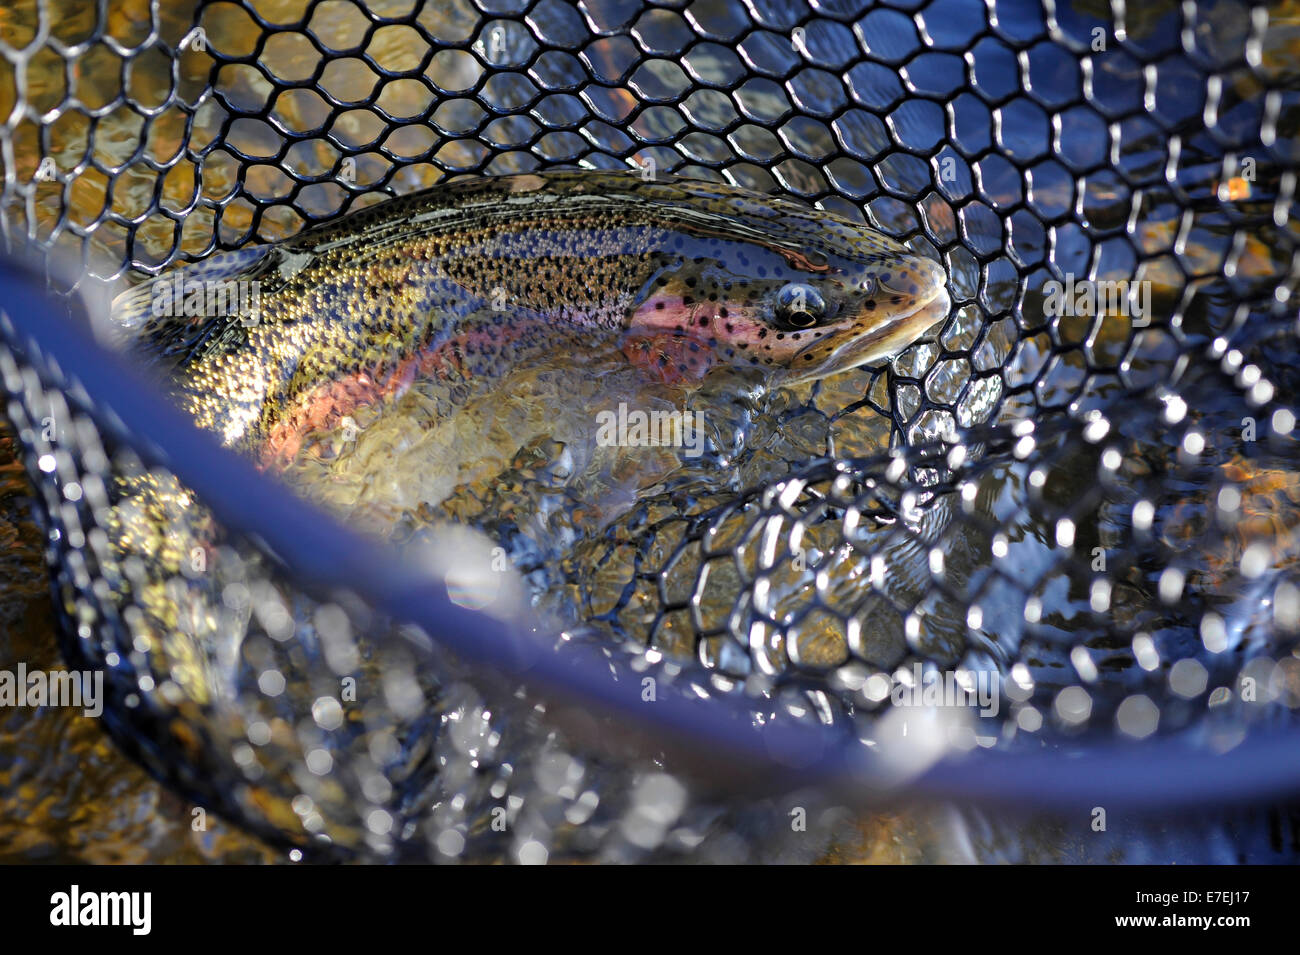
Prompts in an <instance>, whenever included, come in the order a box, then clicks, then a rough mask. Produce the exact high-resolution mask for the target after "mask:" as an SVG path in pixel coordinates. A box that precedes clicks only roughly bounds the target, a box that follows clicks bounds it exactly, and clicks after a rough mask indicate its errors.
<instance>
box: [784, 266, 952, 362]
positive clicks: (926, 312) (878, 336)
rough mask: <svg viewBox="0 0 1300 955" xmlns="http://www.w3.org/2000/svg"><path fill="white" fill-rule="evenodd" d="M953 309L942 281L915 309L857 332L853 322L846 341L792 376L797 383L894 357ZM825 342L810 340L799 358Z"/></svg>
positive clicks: (847, 331)
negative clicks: (865, 330) (855, 332)
mask: <svg viewBox="0 0 1300 955" xmlns="http://www.w3.org/2000/svg"><path fill="white" fill-rule="evenodd" d="M951 310H952V300H951V299H950V298H949V296H948V289H947V287H946V286H945V285H943V284H938V285H936V286H935V288H934V291H933V293H932V294H931V295H929V296H928V297H926V298H918V299H917V301H916V304H915V305H914V306H913V307H912V308H911V309H909V310H908V311H906V312H900V313H897V314H895V315H893V316H892V317H891V318H890V319H889V321H887V322H883V323H881V324H879V325H877V326H876V327H874V328H872V329H871V331H869V332H866V333H863V334H853V332H854V326H853V325H850V326H849V327H848V328H847V329H845V331H844V332H842V333H841V334H842V335H847V336H848V337H847V339H846V340H845V341H844V342H842V343H841V344H840V345H838V346H836V347H835V349H834V350H833V351H832V352H831V353H830V354H829V355H827V356H826V357H825V358H824V359H822V360H821V361H820V362H817V363H816V364H809V365H807V366H805V367H797V366H796V367H792V369H791V377H790V378H789V379H788V380H789V381H790V382H791V383H794V382H799V381H806V380H808V379H812V378H824V377H826V376H827V375H831V374H834V373H836V372H840V371H848V370H849V369H850V368H857V367H859V366H861V365H866V364H870V363H872V362H875V361H879V360H881V359H883V358H889V357H892V356H893V355H895V354H897V353H898V352H900V351H902V350H903V349H904V348H906V347H907V346H908V345H910V344H912V342H914V341H916V339H918V338H920V337H921V335H922V334H923V333H924V332H926V331H928V330H929V329H930V328H932V327H933V326H934V325H936V324H938V323H939V322H941V321H943V320H944V319H945V318H947V317H948V313H949V312H950V311H951ZM825 345H826V343H825V341H819V342H810V343H809V344H808V345H805V346H804V347H803V348H801V349H800V350H799V351H798V352H797V353H796V354H795V357H794V360H795V362H799V361H801V360H802V358H801V356H803V355H804V354H805V353H807V352H810V351H813V350H814V349H816V348H818V347H823V348H824V347H825Z"/></svg>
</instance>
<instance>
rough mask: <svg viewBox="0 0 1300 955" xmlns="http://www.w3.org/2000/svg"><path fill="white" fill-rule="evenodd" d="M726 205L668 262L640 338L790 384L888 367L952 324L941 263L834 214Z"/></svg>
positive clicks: (693, 225)
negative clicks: (688, 344)
mask: <svg viewBox="0 0 1300 955" xmlns="http://www.w3.org/2000/svg"><path fill="white" fill-rule="evenodd" d="M724 198H727V199H730V200H731V203H730V207H729V208H727V209H725V210H723V212H722V214H719V215H717V216H716V217H714V218H713V219H712V220H710V221H698V220H692V221H690V222H689V223H687V224H686V226H685V227H684V228H682V229H681V230H680V231H679V232H677V233H676V234H675V235H674V236H673V238H672V242H671V247H670V248H667V249H665V250H663V251H662V252H661V253H659V254H660V255H661V256H662V257H663V258H664V266H663V267H662V268H661V269H660V271H659V272H658V273H656V275H655V277H654V278H653V279H652V280H651V281H650V282H649V283H647V287H646V288H645V289H643V291H642V295H641V296H640V297H639V304H638V305H637V308H636V310H635V314H634V316H633V321H632V324H633V327H634V328H637V329H639V330H641V331H642V332H643V333H647V332H655V333H657V334H660V335H672V336H680V337H683V338H687V339H690V340H691V341H692V343H693V344H692V347H698V348H707V350H708V354H709V355H710V357H711V359H712V364H713V365H717V364H719V363H725V364H730V365H739V366H746V365H747V366H757V367H759V368H761V369H763V370H766V371H768V372H769V373H770V375H771V377H772V378H773V379H775V380H777V381H779V382H780V383H782V384H792V383H795V382H799V381H807V380H811V379H816V378H823V377H826V376H827V375H831V374H834V373H836V372H840V371H845V370H847V369H850V368H856V367H858V366H860V365H865V364H871V363H876V362H881V361H883V360H885V359H888V358H891V357H892V356H894V355H896V354H897V353H898V352H900V351H901V350H902V349H903V348H905V347H907V346H908V345H910V344H911V343H912V342H914V341H916V340H917V339H918V338H919V337H920V336H921V335H922V334H924V333H925V332H926V331H927V330H929V329H930V328H931V327H933V326H934V325H935V324H936V323H938V322H940V321H942V320H943V319H945V318H946V317H947V316H948V313H949V309H950V300H949V296H948V292H947V289H946V284H947V275H946V274H945V272H944V269H943V267H942V266H941V265H939V263H938V262H936V261H934V260H933V259H930V258H927V257H926V256H924V255H920V254H918V253H916V252H914V251H912V250H911V249H909V248H907V247H906V246H904V245H903V244H901V243H899V242H897V241H895V240H894V239H892V238H890V237H888V236H886V235H884V234H883V233H881V232H878V231H877V230H875V229H872V228H870V227H868V226H866V225H862V224H860V223H856V222H853V221H851V220H849V219H846V218H843V217H840V216H837V215H834V214H832V213H827V212H822V211H819V210H811V209H807V208H805V207H803V206H799V205H796V204H794V203H789V202H784V201H780V200H772V199H771V198H765V201H764V202H762V203H760V202H756V201H754V200H752V199H750V198H749V197H748V195H747V194H741V195H739V196H738V195H734V194H733V195H728V196H725V197H724ZM696 205H697V206H698V203H697V204H696Z"/></svg>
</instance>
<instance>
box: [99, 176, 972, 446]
mask: <svg viewBox="0 0 1300 955" xmlns="http://www.w3.org/2000/svg"><path fill="white" fill-rule="evenodd" d="M191 273H193V278H194V279H196V280H198V281H201V282H203V283H207V284H208V285H209V286H210V285H213V284H219V283H241V282H243V283H257V290H258V295H257V299H258V307H257V309H256V313H255V314H253V315H250V314H243V313H238V314H222V315H210V316H201V317H198V319H197V320H195V317H192V316H186V317H176V316H174V315H163V316H161V317H160V316H159V315H157V311H158V309H157V307H156V305H157V302H158V296H159V288H160V287H161V288H162V289H164V290H167V289H169V288H171V286H169V285H168V283H169V282H171V281H173V277H170V276H164V277H163V278H162V279H159V280H157V282H154V283H146V284H144V285H142V286H138V287H137V288H135V289H133V290H131V291H130V292H128V293H126V294H125V295H124V296H122V297H121V298H119V301H118V302H117V303H116V306H115V314H116V315H117V317H118V319H119V321H121V322H122V324H123V325H124V326H126V327H131V328H138V329H139V330H140V331H139V334H138V338H137V340H136V345H137V349H138V350H139V351H141V352H143V353H144V354H145V355H146V356H148V357H149V358H150V359H151V360H153V361H155V362H157V363H161V364H163V365H164V366H165V367H166V370H167V371H168V373H169V374H170V375H171V377H172V381H173V384H174V386H175V388H176V391H177V392H178V395H179V397H180V402H181V404H182V406H183V407H184V408H185V410H186V411H188V412H189V413H190V414H191V415H192V416H193V418H194V420H195V421H196V423H197V424H199V425H200V426H201V427H204V428H207V429H209V430H212V431H215V432H216V433H218V434H219V435H221V437H222V438H223V440H224V441H225V443H226V444H227V445H229V446H231V447H234V448H237V449H238V450H241V451H243V452H245V453H248V454H249V455H251V456H252V457H254V458H255V459H257V460H260V461H261V462H262V463H263V464H264V465H270V464H273V463H280V464H283V463H285V462H287V461H288V460H289V459H291V458H292V457H293V456H294V455H295V454H297V452H298V450H299V449H300V448H302V447H304V446H308V445H310V444H311V443H312V441H311V438H312V436H313V435H318V434H321V433H324V432H329V431H330V430H332V429H335V428H337V427H339V426H340V424H341V423H343V422H344V421H345V420H346V419H348V418H350V417H352V416H353V415H354V414H355V413H358V412H360V411H362V410H363V409H365V408H367V407H369V406H372V405H375V404H377V403H379V404H382V403H383V402H385V401H389V400H391V399H393V398H395V397H398V396H400V395H401V394H402V393H404V392H405V390H406V389H407V388H409V386H410V384H411V382H412V381H413V380H414V379H415V378H416V377H422V376H424V377H427V376H434V377H437V378H440V379H442V380H445V381H447V382H450V383H451V384H452V385H460V386H461V387H459V388H453V389H451V391H449V395H451V396H452V397H450V398H449V404H448V405H447V407H445V408H443V409H442V410H443V411H444V412H446V413H450V411H451V410H453V409H454V407H455V406H457V405H458V404H459V403H462V402H463V400H465V398H466V397H468V396H470V395H472V394H478V393H482V391H483V389H486V388H490V387H491V386H492V384H493V382H494V381H497V380H499V379H500V378H501V377H502V376H503V375H505V374H507V373H508V372H509V370H510V369H512V368H514V367H516V366H517V365H518V364H519V363H520V362H521V361H524V360H526V359H527V358H529V356H536V355H539V354H545V353H546V352H548V351H550V350H553V349H554V348H555V347H556V343H557V342H558V341H559V339H560V336H558V335H557V334H556V329H557V328H560V327H567V328H570V329H571V328H574V327H577V328H582V329H588V330H590V333H591V339H590V340H591V346H592V348H593V349H595V348H598V347H602V346H603V345H605V344H608V343H609V341H610V337H609V336H610V335H613V336H615V337H617V338H618V339H619V343H620V344H621V345H622V346H623V348H624V351H625V353H626V355H627V357H628V360H629V361H631V362H632V363H634V364H641V365H644V366H645V368H646V370H647V373H648V374H649V375H650V376H651V377H653V378H657V379H659V380H665V381H671V382H675V383H681V384H686V385H691V384H694V383H696V382H698V381H699V380H700V379H701V378H702V377H703V376H704V375H705V374H707V372H708V371H709V370H710V369H711V368H712V367H714V366H715V365H718V364H723V365H742V366H743V365H750V366H759V367H761V368H763V370H765V371H767V372H768V373H769V375H770V377H771V378H772V379H773V380H774V381H775V382H783V381H787V380H788V381H794V380H798V379H802V378H813V377H822V376H824V375H826V374H830V373H833V372H835V371H839V370H842V369H845V368H850V367H853V366H855V365H857V364H861V363H863V362H865V361H871V360H880V359H883V358H886V357H888V356H889V355H891V354H892V353H894V352H896V351H897V350H899V349H900V348H901V347H903V346H905V345H906V344H909V343H910V342H911V341H912V340H914V339H915V338H916V337H917V336H918V335H919V334H920V333H922V332H924V331H925V330H926V328H928V327H929V326H930V325H933V324H935V323H936V322H937V321H939V320H941V319H943V318H944V317H946V315H947V309H948V298H947V293H946V291H945V289H944V274H943V271H942V269H941V268H939V266H938V265H937V264H936V263H934V262H932V261H930V260H928V259H925V258H923V257H921V256H918V255H916V254H915V253H913V252H911V251H910V250H908V249H907V248H906V247H904V246H902V245H900V244H898V243H896V242H894V241H893V240H892V239H889V238H888V237H886V236H883V235H881V234H880V233H877V232H875V231H874V230H872V229H869V228H867V227H865V226H862V225H860V224H857V223H853V222H850V221H848V220H844V219H841V218H839V217H837V216H834V215H831V214H829V213H825V212H820V211H818V210H813V209H808V208H806V207H803V206H800V205H798V204H795V203H792V202H788V201H782V200H774V199H771V198H768V197H763V196H758V195H755V194H753V193H748V192H746V191H744V190H740V189H733V188H730V187H725V186H719V185H717V184H713V183H702V182H701V183H697V182H691V181H687V180H664V181H643V180H641V179H640V178H638V177H636V176H631V175H627V174H614V173H552V174H548V175H535V174H525V175H518V176H506V177H499V178H496V179H487V180H473V181H462V182H455V183H450V184H446V185H440V186H438V187H435V188H434V189H431V190H428V191H426V192H424V193H420V194H416V195H412V196H406V197H402V198H398V199H394V200H390V201H388V202H385V203H383V204H380V205H377V206H374V207H370V208H367V209H365V210H362V211H360V212H357V213H354V214H353V215H352V216H349V217H345V218H344V219H343V220H341V221H338V222H332V223H328V224H325V225H322V226H319V227H316V228H313V229H309V230H307V231H306V232H304V233H302V234H301V235H299V236H298V237H296V238H294V239H291V240H289V241H287V242H284V243H282V244H279V245H274V246H263V247H261V248H260V251H258V250H254V251H250V250H248V249H243V250H240V251H238V252H235V253H230V254H229V259H228V261H227V262H223V261H222V257H221V256H218V257H215V258H213V259H209V260H207V261H205V262H202V263H199V264H198V265H196V266H193V267H191V269H188V270H182V272H181V279H180V281H181V282H182V283H185V282H190V281H191ZM182 287H183V286H182ZM792 288H793V289H797V290H799V291H798V292H797V294H795V295H794V296H793V300H795V301H797V302H798V303H799V304H800V307H804V306H808V300H809V299H810V298H811V299H813V300H815V301H816V303H817V304H818V306H819V307H822V308H824V309H825V312H824V314H816V315H814V314H812V310H811V307H807V308H804V310H803V311H801V312H798V313H797V314H798V315H799V316H800V319H799V320H800V322H801V323H802V322H805V320H806V324H804V325H802V326H799V325H794V324H789V323H786V324H783V318H782V316H783V315H784V314H785V313H783V312H782V311H781V309H782V308H784V307H785V306H783V305H782V304H781V300H780V296H781V295H783V294H784V295H785V296H786V298H792V296H791V295H790V294H789V291H788V290H790V289H792ZM783 290H785V291H784V292H783ZM245 311H248V310H247V309H246V310H245ZM214 326H215V327H214ZM860 346H869V347H860Z"/></svg>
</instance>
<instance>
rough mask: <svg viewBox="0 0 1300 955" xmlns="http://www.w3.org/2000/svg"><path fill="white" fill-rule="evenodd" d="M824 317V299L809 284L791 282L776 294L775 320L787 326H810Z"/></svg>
mask: <svg viewBox="0 0 1300 955" xmlns="http://www.w3.org/2000/svg"><path fill="white" fill-rule="evenodd" d="M825 317H826V300H825V299H824V298H822V295H821V293H820V292H818V291H817V290H816V289H815V288H813V287H812V286H811V285H802V284H799V283H791V284H790V285H786V286H784V287H783V288H782V289H781V291H779V292H778V293H777V295H776V320H777V322H778V323H779V324H781V325H784V326H786V327H788V328H812V327H813V326H814V325H816V324H817V323H818V322H820V321H821V320H822V319H823V318H825Z"/></svg>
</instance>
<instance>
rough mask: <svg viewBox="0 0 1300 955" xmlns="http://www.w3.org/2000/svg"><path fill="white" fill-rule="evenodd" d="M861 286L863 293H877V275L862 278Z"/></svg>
mask: <svg viewBox="0 0 1300 955" xmlns="http://www.w3.org/2000/svg"><path fill="white" fill-rule="evenodd" d="M861 288H862V294H863V295H875V294H876V288H877V282H876V277H875V276H874V275H868V276H867V277H866V278H865V279H863V280H862V286H861Z"/></svg>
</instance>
